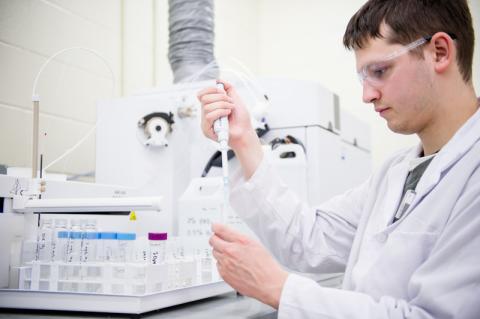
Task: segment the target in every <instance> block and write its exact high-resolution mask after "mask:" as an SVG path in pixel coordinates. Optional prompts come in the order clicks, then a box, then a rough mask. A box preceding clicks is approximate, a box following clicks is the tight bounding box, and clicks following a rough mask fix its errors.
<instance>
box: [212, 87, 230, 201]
mask: <svg viewBox="0 0 480 319" xmlns="http://www.w3.org/2000/svg"><path fill="white" fill-rule="evenodd" d="M217 89H219V90H221V91H222V92H225V87H224V86H223V83H217ZM213 130H214V131H215V134H217V139H218V143H220V152H221V153H222V173H223V201H224V208H227V207H228V197H229V195H228V188H229V185H228V184H229V183H228V156H227V152H228V118H227V117H226V116H223V117H221V118H219V119H218V120H216V121H215V122H214V123H213Z"/></svg>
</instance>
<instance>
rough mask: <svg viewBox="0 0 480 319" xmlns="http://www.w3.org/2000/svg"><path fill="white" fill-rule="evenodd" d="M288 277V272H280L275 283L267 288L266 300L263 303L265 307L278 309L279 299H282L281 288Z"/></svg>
mask: <svg viewBox="0 0 480 319" xmlns="http://www.w3.org/2000/svg"><path fill="white" fill-rule="evenodd" d="M288 275H289V273H288V272H286V271H284V270H282V272H281V275H280V276H279V278H278V280H277V282H276V283H275V284H274V285H273V286H272V287H270V288H269V291H268V292H267V297H266V300H265V301H264V302H265V303H266V304H267V305H269V306H271V307H273V308H275V309H278V307H279V306H280V299H281V297H282V292H283V287H284V286H285V283H286V282H287V279H288Z"/></svg>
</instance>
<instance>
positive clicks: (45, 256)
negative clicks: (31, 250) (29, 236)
mask: <svg viewBox="0 0 480 319" xmlns="http://www.w3.org/2000/svg"><path fill="white" fill-rule="evenodd" d="M52 235H53V229H52V220H51V219H41V221H40V228H39V230H38V233H37V254H36V258H35V259H36V260H39V261H43V262H50V261H52Z"/></svg>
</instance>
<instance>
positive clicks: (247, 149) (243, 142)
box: [230, 130, 263, 180]
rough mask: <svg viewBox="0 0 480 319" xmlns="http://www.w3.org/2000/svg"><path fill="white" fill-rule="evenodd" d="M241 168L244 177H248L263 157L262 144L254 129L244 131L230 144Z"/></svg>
mask: <svg viewBox="0 0 480 319" xmlns="http://www.w3.org/2000/svg"><path fill="white" fill-rule="evenodd" d="M230 146H231V147H232V149H233V151H234V152H235V155H236V156H237V158H238V160H239V161H240V164H241V166H242V168H243V173H244V177H245V179H247V180H248V179H249V178H250V177H251V176H252V175H253V173H254V172H255V171H256V169H257V167H258V165H260V162H261V161H262V159H263V150H262V144H261V143H260V140H259V139H258V136H257V134H256V133H255V131H254V130H251V131H249V132H247V133H245V134H244V135H243V136H242V137H241V138H239V139H238V140H237V141H235V144H234V145H230Z"/></svg>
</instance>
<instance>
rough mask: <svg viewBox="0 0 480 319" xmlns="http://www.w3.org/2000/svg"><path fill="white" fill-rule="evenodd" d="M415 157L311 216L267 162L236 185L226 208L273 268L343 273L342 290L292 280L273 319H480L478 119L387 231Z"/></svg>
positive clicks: (396, 159) (402, 158) (407, 155)
mask: <svg viewBox="0 0 480 319" xmlns="http://www.w3.org/2000/svg"><path fill="white" fill-rule="evenodd" d="M420 150H421V148H420V146H418V147H415V148H413V149H410V150H408V151H402V152H400V153H398V154H396V155H395V156H393V157H392V158H390V159H389V160H387V161H386V163H385V164H384V165H383V166H382V167H381V168H380V169H379V170H378V171H377V172H376V173H375V174H374V175H373V176H372V177H371V178H370V179H369V180H368V181H366V182H365V183H364V184H362V185H360V186H359V187H357V188H354V189H352V190H350V191H348V192H346V193H345V194H343V195H340V196H337V197H335V198H333V199H331V200H330V201H328V202H326V203H324V204H323V205H321V206H319V207H317V208H316V209H312V208H309V207H308V206H306V205H305V204H304V203H302V202H301V201H300V200H299V199H298V198H297V196H296V195H295V194H293V193H292V192H291V191H289V190H288V188H287V187H286V186H285V185H284V184H283V183H282V182H281V180H280V179H279V177H278V175H277V174H276V172H275V170H274V169H273V168H272V167H271V166H270V164H269V162H268V159H264V160H263V161H262V163H261V164H260V166H259V168H258V169H257V171H256V172H255V173H254V175H253V176H252V177H251V178H250V179H249V180H248V181H244V180H243V179H242V177H241V174H238V175H237V177H236V181H235V182H234V188H233V190H232V193H231V205H232V207H233V208H234V209H235V211H236V212H237V214H238V215H240V216H241V217H242V218H243V219H244V220H245V221H246V222H247V224H248V225H249V226H250V227H251V228H252V229H253V230H254V232H255V233H256V234H257V235H258V236H259V238H260V239H261V240H262V242H263V243H264V244H265V245H266V246H267V247H268V248H269V249H270V251H272V253H273V254H274V255H275V256H276V257H277V259H278V260H279V261H280V262H282V263H283V264H284V265H286V266H288V267H289V268H291V269H295V270H298V271H304V272H317V273H319V272H338V271H343V270H345V278H344V283H343V289H333V288H327V287H321V286H320V285H318V284H317V283H316V282H315V281H313V280H311V279H308V278H305V277H301V276H299V275H295V274H290V275H289V276H288V279H287V281H286V283H285V286H284V288H283V291H282V296H281V300H280V307H279V312H278V316H279V318H480V111H477V112H476V114H474V116H472V117H471V118H470V119H469V120H468V122H466V123H465V124H464V125H463V126H462V128H461V129H460V130H459V131H458V132H457V133H456V134H455V136H454V137H453V138H452V139H451V140H450V141H449V142H448V144H447V145H445V146H444V147H443V148H442V150H441V151H440V152H439V153H438V154H437V155H436V156H435V158H434V159H433V161H432V162H431V163H430V165H429V167H428V168H427V170H426V171H425V173H424V175H423V177H422V178H421V180H420V182H419V183H418V185H417V188H416V193H417V194H416V196H415V198H414V200H413V202H412V204H411V206H410V208H409V209H408V210H407V211H406V213H405V214H404V216H403V217H402V218H401V219H400V220H399V221H397V222H396V223H395V224H393V225H392V224H391V220H392V218H393V216H394V214H395V212H396V210H397V207H398V205H399V201H400V199H401V198H400V197H401V193H402V189H403V186H404V183H405V178H406V176H407V173H408V168H409V162H410V160H411V159H412V158H415V157H417V156H418V154H419V152H420ZM325 152H328V150H325ZM338 178H345V177H343V176H339V177H338Z"/></svg>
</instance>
